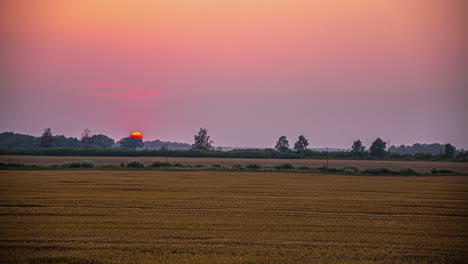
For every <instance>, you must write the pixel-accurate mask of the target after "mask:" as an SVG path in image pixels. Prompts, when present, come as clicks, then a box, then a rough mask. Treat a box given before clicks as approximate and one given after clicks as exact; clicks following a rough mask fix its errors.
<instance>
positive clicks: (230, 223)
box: [0, 159, 468, 263]
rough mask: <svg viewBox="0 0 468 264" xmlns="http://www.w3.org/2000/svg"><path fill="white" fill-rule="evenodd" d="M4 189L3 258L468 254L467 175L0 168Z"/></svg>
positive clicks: (334, 259)
mask: <svg viewBox="0 0 468 264" xmlns="http://www.w3.org/2000/svg"><path fill="white" fill-rule="evenodd" d="M94 160H96V159H94ZM152 160H154V159H152ZM96 161H97V160H96ZM105 162H108V161H107V160H106V161H105ZM0 190H1V191H0V222H1V224H0V228H1V232H0V233H1V239H0V263H463V262H467V257H468V244H467V242H466V241H468V177H463V176H458V177H455V176H453V177H452V176H450V177H449V176H444V177H408V176H406V177H395V176H393V177H383V176H369V177H365V176H336V175H314V174H294V173H263V172H217V171H136V170H135V171H118V170H115V171H103V170H99V171H94V170H60V171H20V170H18V171H0Z"/></svg>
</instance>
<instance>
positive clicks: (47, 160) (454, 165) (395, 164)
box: [0, 156, 468, 173]
mask: <svg viewBox="0 0 468 264" xmlns="http://www.w3.org/2000/svg"><path fill="white" fill-rule="evenodd" d="M133 159H138V160H141V161H143V162H144V163H145V165H146V166H149V165H150V164H151V163H152V162H154V161H157V160H159V161H166V158H164V157H66V156H54V157H52V156H10V162H19V163H24V164H36V165H54V164H61V163H63V162H68V161H80V160H93V161H94V162H95V163H96V165H97V166H101V165H107V164H112V165H117V166H118V165H119V164H120V162H127V161H129V160H133ZM168 160H169V162H174V163H175V162H180V163H182V164H184V165H197V164H202V165H208V166H209V165H212V164H214V163H220V164H223V165H226V166H232V165H234V164H242V165H247V164H250V163H255V164H258V165H261V166H264V165H277V164H282V163H285V162H288V163H291V164H293V165H295V166H298V165H307V166H310V167H318V166H322V165H325V164H326V160H308V159H301V160H299V159H231V158H229V159H226V158H168ZM7 161H8V157H7V156H0V162H7ZM350 164H353V165H356V166H357V167H359V169H361V170H364V169H366V168H369V167H387V168H389V169H392V170H395V171H397V170H399V169H400V168H402V167H406V166H409V167H413V168H414V169H416V170H417V171H418V172H421V173H426V172H429V171H430V170H431V169H432V168H437V169H450V170H454V171H457V172H461V173H468V163H467V162H426V161H372V160H330V161H329V166H330V167H337V168H342V167H344V166H346V165H350Z"/></svg>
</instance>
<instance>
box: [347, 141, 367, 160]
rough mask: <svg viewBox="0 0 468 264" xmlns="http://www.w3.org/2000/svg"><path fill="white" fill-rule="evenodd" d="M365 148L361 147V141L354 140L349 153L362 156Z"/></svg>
mask: <svg viewBox="0 0 468 264" xmlns="http://www.w3.org/2000/svg"><path fill="white" fill-rule="evenodd" d="M365 150H366V147H365V146H364V145H362V141H361V140H360V139H358V140H356V141H354V142H353V145H352V146H351V153H353V155H355V156H359V157H361V156H363V155H364V153H365Z"/></svg>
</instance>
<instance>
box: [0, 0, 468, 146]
mask: <svg viewBox="0 0 468 264" xmlns="http://www.w3.org/2000/svg"><path fill="white" fill-rule="evenodd" d="M467 7H468V4H467V3H466V2H465V1H464V0H443V1H442V0H288V1H284V0H80V1H64V0H3V1H1V2H0V34H1V36H2V37H1V39H2V40H1V42H0V58H1V59H0V89H1V90H0V91H1V93H0V95H1V96H0V131H14V132H17V133H26V134H32V135H36V136H38V135H40V134H41V133H42V132H43V129H44V128H46V127H51V128H52V131H53V133H54V134H65V135H67V136H74V137H79V136H80V134H81V133H82V131H83V129H84V128H89V129H91V131H92V132H93V133H95V134H99V133H102V134H106V135H109V136H111V137H113V138H114V139H116V140H118V139H120V138H122V137H126V136H128V135H129V134H130V133H131V132H133V131H140V132H141V133H143V136H144V139H145V140H154V139H161V140H165V141H166V140H167V141H177V142H187V143H192V142H193V135H194V134H195V133H196V132H197V131H198V130H199V128H200V127H204V128H207V129H208V133H209V135H210V136H211V137H212V139H213V140H214V144H215V145H221V146H234V147H245V146H247V147H273V146H274V144H275V142H276V140H277V139H278V138H279V137H280V136H282V135H285V136H287V137H288V139H289V141H290V144H291V145H293V144H294V141H296V140H297V138H298V136H299V135H304V136H305V137H306V138H307V139H308V140H309V143H310V147H314V148H315V147H338V148H349V147H350V146H351V144H352V142H353V140H356V139H361V140H363V142H364V144H365V145H367V146H369V145H370V143H371V142H372V141H373V140H374V139H375V138H377V137H381V138H383V139H384V140H385V141H390V143H391V145H400V144H413V143H416V142H419V143H433V142H438V143H448V142H450V143H452V144H454V145H456V146H457V147H465V148H468V136H467V135H468V122H467V120H468V119H467V116H468V103H467V101H468V77H467V76H468V74H467V73H468V71H467V66H468V65H467V64H468V63H467V62H468V59H467V58H468V50H467V49H468V48H467V47H468V42H467V34H466V33H467V32H466V22H465V21H464V20H465V17H466V15H467V14H466V12H467V11H466V10H468V8H467Z"/></svg>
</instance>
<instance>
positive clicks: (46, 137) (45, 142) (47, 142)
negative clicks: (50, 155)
mask: <svg viewBox="0 0 468 264" xmlns="http://www.w3.org/2000/svg"><path fill="white" fill-rule="evenodd" d="M52 142H54V136H53V135H52V129H50V127H48V128H46V129H44V133H42V135H41V143H40V146H41V148H49V147H50V146H52Z"/></svg>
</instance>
